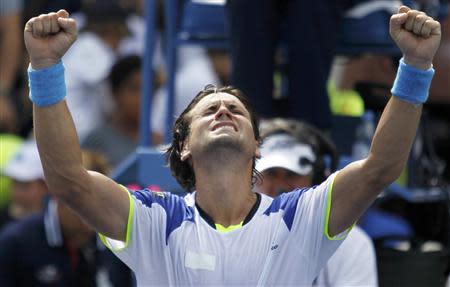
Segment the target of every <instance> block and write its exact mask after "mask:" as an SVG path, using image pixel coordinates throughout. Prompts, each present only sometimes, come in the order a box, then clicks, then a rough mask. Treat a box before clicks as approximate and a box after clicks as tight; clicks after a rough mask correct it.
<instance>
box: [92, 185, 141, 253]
mask: <svg viewBox="0 0 450 287" xmlns="http://www.w3.org/2000/svg"><path fill="white" fill-rule="evenodd" d="M120 187H122V188H123V189H124V190H125V192H126V193H127V194H128V200H129V203H130V207H129V209H128V221H127V234H126V236H125V242H124V244H123V246H121V247H119V248H115V247H113V246H111V244H110V243H109V240H111V239H107V238H106V236H104V235H103V234H101V233H99V234H98V235H99V237H100V240H101V241H102V242H103V244H105V246H106V247H108V248H109V249H110V250H111V251H115V252H117V251H121V250H124V249H125V248H127V247H128V243H129V242H130V236H131V228H132V225H133V217H134V203H133V198H132V197H131V194H130V192H129V191H128V189H127V188H126V187H125V186H123V185H121V184H120Z"/></svg>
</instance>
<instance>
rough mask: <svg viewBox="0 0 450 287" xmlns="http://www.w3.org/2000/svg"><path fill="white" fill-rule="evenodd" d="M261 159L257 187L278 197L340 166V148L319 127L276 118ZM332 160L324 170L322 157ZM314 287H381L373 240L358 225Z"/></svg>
mask: <svg viewBox="0 0 450 287" xmlns="http://www.w3.org/2000/svg"><path fill="white" fill-rule="evenodd" d="M261 138H262V140H263V143H262V146H261V158H260V159H259V160H258V161H257V162H256V169H257V170H258V171H259V172H261V173H262V175H263V178H262V181H260V182H258V183H257V184H256V186H255V189H256V190H257V191H258V192H261V193H264V194H267V195H269V196H272V197H275V196H278V195H279V194H280V193H283V192H287V191H291V190H293V189H295V188H304V187H310V186H311V185H313V184H316V183H319V182H321V181H322V180H323V178H326V177H327V176H328V175H329V173H330V172H333V171H334V169H335V168H336V166H337V160H338V158H337V150H336V147H335V146H334V145H333V144H332V142H331V141H330V140H329V139H328V138H327V137H326V136H325V135H323V134H322V133H321V132H320V131H319V130H318V129H316V128H314V127H312V126H310V125H308V124H306V123H303V122H299V121H296V120H284V119H272V120H269V121H267V122H265V123H264V125H263V126H262V129H261ZM325 156H329V157H330V159H331V162H330V166H331V168H326V165H325V162H324V157H325ZM314 286H378V277H377V267H376V255H375V249H374V246H373V243H372V241H371V239H370V238H369V236H368V235H367V234H365V233H364V231H363V230H362V229H361V228H359V227H358V226H354V227H353V229H352V231H351V232H350V233H349V234H348V236H347V238H346V239H345V241H344V242H343V243H342V244H341V246H339V248H338V249H337V250H336V252H335V253H334V254H333V256H331V258H330V259H329V260H328V262H327V264H326V265H325V267H324V268H323V269H322V270H321V271H320V273H319V276H318V277H317V278H316V280H315V281H314Z"/></svg>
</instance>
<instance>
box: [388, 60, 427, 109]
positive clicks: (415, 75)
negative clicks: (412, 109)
mask: <svg viewBox="0 0 450 287" xmlns="http://www.w3.org/2000/svg"><path fill="white" fill-rule="evenodd" d="M433 75H434V69H433V68H432V67H431V68H430V69H428V70H420V69H417V68H414V67H411V66H409V65H407V64H406V63H405V62H404V61H403V58H402V59H400V66H399V67H398V71H397V77H396V78H395V81H394V85H393V86H392V89H391V93H392V95H393V96H395V97H397V98H400V99H402V100H404V101H406V102H408V103H411V104H415V105H420V104H423V103H425V102H426V101H427V99H428V91H429V89H430V85H431V80H432V79H433Z"/></svg>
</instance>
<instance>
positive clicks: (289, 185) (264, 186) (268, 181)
mask: <svg viewBox="0 0 450 287" xmlns="http://www.w3.org/2000/svg"><path fill="white" fill-rule="evenodd" d="M262 175H263V180H262V181H261V182H259V183H258V184H257V185H256V189H257V191H259V192H261V193H264V194H267V195H268V196H271V197H275V196H278V195H279V194H281V193H283V192H289V191H292V190H293V189H295V188H302V187H309V186H311V185H312V175H299V174H296V173H294V172H292V171H290V170H287V169H284V168H279V167H275V168H270V169H267V170H265V171H263V172H262Z"/></svg>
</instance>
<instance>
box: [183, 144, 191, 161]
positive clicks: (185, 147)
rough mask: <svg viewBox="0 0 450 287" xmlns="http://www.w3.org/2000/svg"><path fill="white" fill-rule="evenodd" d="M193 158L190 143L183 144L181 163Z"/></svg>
mask: <svg viewBox="0 0 450 287" xmlns="http://www.w3.org/2000/svg"><path fill="white" fill-rule="evenodd" d="M190 157H191V151H190V150H189V143H188V142H187V141H185V142H184V144H183V149H182V150H181V157H180V159H181V161H186V160H187V159H189V158H190Z"/></svg>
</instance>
